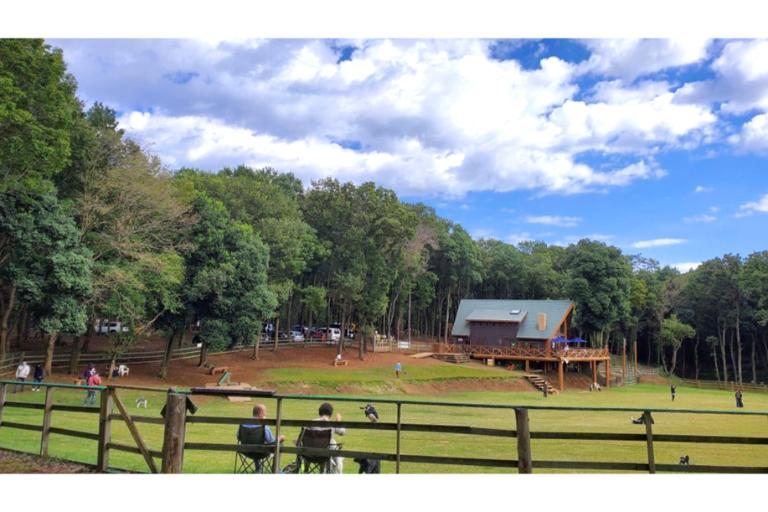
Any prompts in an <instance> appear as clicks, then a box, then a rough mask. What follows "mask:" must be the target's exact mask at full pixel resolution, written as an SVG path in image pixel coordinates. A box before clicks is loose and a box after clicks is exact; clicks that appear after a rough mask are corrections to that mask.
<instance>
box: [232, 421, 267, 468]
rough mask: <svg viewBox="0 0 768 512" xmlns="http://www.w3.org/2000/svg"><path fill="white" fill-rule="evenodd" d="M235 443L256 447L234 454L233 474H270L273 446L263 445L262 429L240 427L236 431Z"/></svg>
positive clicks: (252, 426)
mask: <svg viewBox="0 0 768 512" xmlns="http://www.w3.org/2000/svg"><path fill="white" fill-rule="evenodd" d="M237 443H238V444H241V445H251V446H253V445H256V446H255V449H253V450H247V451H242V452H239V451H238V452H235V473H271V472H272V450H273V449H274V446H272V445H268V444H264V427H263V426H261V425H240V428H238V429H237Z"/></svg>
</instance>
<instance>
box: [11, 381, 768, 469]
mask: <svg viewBox="0 0 768 512" xmlns="http://www.w3.org/2000/svg"><path fill="white" fill-rule="evenodd" d="M15 384H16V383H15V382H14V381H0V428H2V429H6V428H10V429H21V430H30V431H35V432H40V433H41V441H40V451H39V453H40V455H42V456H44V457H45V456H47V455H48V438H49V436H50V435H51V434H57V435H62V436H69V437H74V438H81V439H89V440H95V441H97V453H96V459H97V463H96V465H95V468H96V469H97V470H99V471H107V470H109V469H110V464H109V454H110V451H111V450H115V451H124V452H129V453H136V454H140V455H142V457H143V458H144V460H145V462H146V464H147V470H148V471H149V472H152V473H156V472H163V473H181V472H182V471H183V469H184V453H185V451H186V450H204V451H225V452H236V451H240V452H245V451H248V452H252V451H262V452H264V451H273V452H274V461H275V463H274V464H273V466H274V471H275V472H276V473H278V472H280V467H281V456H282V455H283V454H300V455H308V456H334V457H349V458H366V459H378V460H382V461H392V462H394V463H395V472H396V473H399V472H400V469H401V464H402V463H428V464H448V465H458V466H479V467H488V468H504V469H508V470H510V471H514V470H517V472H518V473H531V472H533V471H534V470H535V469H563V470H574V469H576V470H597V471H604V472H608V471H643V472H649V473H655V472H657V471H664V472H693V473H768V465H760V466H753V467H744V466H713V465H698V464H697V465H677V464H657V463H656V461H655V445H656V444H657V443H698V444H702V443H703V444H735V445H761V446H766V445H768V437H747V436H710V435H676V434H655V433H654V432H653V421H652V415H653V414H654V413H664V414H667V413H673V414H690V415H739V416H764V417H766V418H768V411H758V412H756V411H726V410H695V409H653V410H651V409H646V410H644V411H642V412H643V417H644V418H645V419H646V421H645V422H644V427H645V432H644V433H642V434H631V433H611V432H545V431H531V430H530V427H529V419H528V413H529V411H530V410H545V411H566V412H571V413H574V414H582V413H584V412H586V411H599V412H623V413H627V412H628V413H634V414H637V413H638V412H640V411H638V410H637V409H632V408H626V407H565V406H563V407H558V406H530V405H525V406H523V405H507V404H478V403H456V402H432V401H416V400H394V399H377V398H371V397H339V396H310V395H276V394H272V393H265V392H263V391H256V390H218V389H215V388H214V389H211V388H206V389H202V388H195V389H192V390H188V391H174V390H168V391H167V393H166V404H165V417H164V418H160V417H151V416H131V415H130V413H129V412H128V411H127V409H126V407H125V405H124V404H123V403H122V401H121V400H120V396H119V391H120V389H137V390H147V391H161V392H164V391H166V390H164V389H159V388H146V387H141V386H98V387H93V388H87V387H84V386H74V385H67V384H42V387H44V388H45V402H44V403H43V404H39V403H29V402H18V401H9V400H7V390H8V388H9V387H10V386H13V385H15ZM58 388H70V389H71V388H74V389H81V390H85V389H92V390H94V391H97V392H99V393H100V394H101V400H100V407H98V408H96V407H84V406H73V405H57V404H55V403H54V400H53V398H54V392H55V390H56V389H58ZM196 395H217V396H234V395H237V396H249V397H268V398H273V399H275V400H276V401H277V407H276V417H275V419H274V420H255V419H245V418H242V417H219V416H204V415H195V414H194V413H190V412H189V400H188V399H189V398H190V397H194V396H196ZM292 400H312V401H322V400H333V401H336V402H343V401H348V402H358V403H375V404H392V405H394V406H395V407H396V411H397V414H396V421H395V422H381V423H370V422H359V421H340V422H330V421H329V422H327V424H324V426H328V427H345V428H353V429H355V430H379V431H390V432H394V433H395V443H394V444H395V446H394V450H393V451H392V452H364V451H351V450H324V449H317V448H299V447H293V446H283V445H281V444H277V445H275V446H273V447H272V446H254V445H237V444H228V443H198V442H187V441H185V434H186V428H187V425H189V424H229V425H240V424H242V423H244V422H245V421H247V422H248V423H258V424H263V425H272V426H274V427H275V431H274V434H275V437H276V438H277V437H279V436H280V435H281V429H282V428H284V427H300V426H317V423H316V422H314V421H310V420H306V419H302V420H296V419H289V418H285V417H284V414H283V410H284V409H283V404H284V403H285V402H286V401H292ZM427 406H429V407H446V408H465V409H466V408H470V409H471V408H475V409H481V408H482V409H495V410H500V411H501V410H507V411H514V414H515V428H514V429H506V428H504V429H498V428H481V427H474V426H469V425H464V426H462V425H435V424H416V423H404V422H402V421H401V418H402V413H403V410H404V409H405V408H406V407H417V408H423V407H427ZM115 407H116V408H117V411H118V413H114V412H113V409H114V408H115ZM12 408H27V409H38V410H42V411H43V420H42V424H41V425H33V424H26V423H19V422H9V421H5V420H3V411H5V410H8V409H12ZM53 412H58V413H59V414H57V417H59V415H60V414H61V413H86V414H90V415H93V416H94V417H95V419H94V421H97V422H98V433H97V434H94V433H89V432H82V431H76V430H71V429H64V428H57V427H56V426H54V425H53V422H52V413H53ZM115 420H119V421H124V422H125V423H126V424H127V426H128V429H129V431H130V434H131V437H132V439H133V441H134V445H135V446H133V445H125V444H119V443H115V442H113V440H112V436H111V426H112V422H113V421H115ZM141 423H153V424H160V425H163V446H162V449H161V450H159V451H158V450H151V449H150V448H149V447H148V446H147V445H146V444H145V443H144V441H143V439H142V436H141V433H140V431H139V429H138V427H137V424H141ZM404 432H435V433H441V434H463V435H467V434H470V435H472V436H481V437H487V438H492V439H495V440H496V442H497V443H499V444H500V446H501V445H503V443H509V442H511V441H510V440H511V439H512V438H515V445H516V454H517V458H516V459H498V458H497V459H489V458H476V457H449V456H433V455H425V454H419V453H403V452H402V450H401V437H402V434H403V433H404ZM532 439H550V440H579V441H584V440H589V441H625V442H626V441H631V442H638V443H643V444H645V446H646V451H647V459H646V460H645V461H638V462H615V461H574V460H538V459H534V457H533V454H532V450H531V440H532ZM155 459H160V461H161V465H160V467H159V468H158V466H157V464H156V462H155ZM761 462H764V463H765V462H768V461H761Z"/></svg>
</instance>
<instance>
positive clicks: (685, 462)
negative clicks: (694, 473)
mask: <svg viewBox="0 0 768 512" xmlns="http://www.w3.org/2000/svg"><path fill="white" fill-rule="evenodd" d="M680 465H681V466H690V465H691V458H690V457H688V456H687V455H682V456H681V457H680Z"/></svg>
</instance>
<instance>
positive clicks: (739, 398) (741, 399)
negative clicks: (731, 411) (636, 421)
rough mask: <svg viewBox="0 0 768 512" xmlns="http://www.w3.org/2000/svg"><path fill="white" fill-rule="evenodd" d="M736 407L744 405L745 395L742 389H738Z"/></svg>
mask: <svg viewBox="0 0 768 512" xmlns="http://www.w3.org/2000/svg"><path fill="white" fill-rule="evenodd" d="M735 396H736V407H744V395H743V393H742V392H741V389H737V390H736V395H735Z"/></svg>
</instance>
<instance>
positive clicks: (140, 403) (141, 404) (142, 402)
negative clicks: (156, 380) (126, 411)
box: [136, 398, 148, 409]
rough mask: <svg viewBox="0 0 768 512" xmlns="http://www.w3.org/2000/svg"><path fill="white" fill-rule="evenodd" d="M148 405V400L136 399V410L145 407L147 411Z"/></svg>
mask: <svg viewBox="0 0 768 512" xmlns="http://www.w3.org/2000/svg"><path fill="white" fill-rule="evenodd" d="M147 404H148V401H147V399H146V398H137V399H136V408H137V409H138V408H139V407H143V408H145V409H146V408H147Z"/></svg>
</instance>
